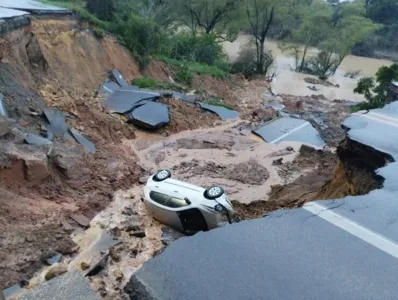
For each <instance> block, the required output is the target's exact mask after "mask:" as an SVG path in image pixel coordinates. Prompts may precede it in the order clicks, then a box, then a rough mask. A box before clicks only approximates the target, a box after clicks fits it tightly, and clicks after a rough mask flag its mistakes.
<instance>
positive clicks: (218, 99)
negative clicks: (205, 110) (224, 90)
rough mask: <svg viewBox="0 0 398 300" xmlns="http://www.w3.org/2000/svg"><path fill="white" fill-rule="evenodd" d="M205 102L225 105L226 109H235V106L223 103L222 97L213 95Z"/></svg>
mask: <svg viewBox="0 0 398 300" xmlns="http://www.w3.org/2000/svg"><path fill="white" fill-rule="evenodd" d="M205 103H207V104H210V105H214V106H221V107H224V108H226V109H229V110H235V108H233V107H232V106H231V105H229V104H226V103H223V102H222V99H221V98H220V97H212V98H209V99H207V100H206V101H205Z"/></svg>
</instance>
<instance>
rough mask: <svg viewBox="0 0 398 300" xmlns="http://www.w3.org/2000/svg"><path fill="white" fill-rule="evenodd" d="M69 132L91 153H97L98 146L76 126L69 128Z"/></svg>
mask: <svg viewBox="0 0 398 300" xmlns="http://www.w3.org/2000/svg"><path fill="white" fill-rule="evenodd" d="M69 132H70V133H71V134H72V136H73V137H74V138H75V139H76V141H77V142H78V143H80V144H81V145H83V147H84V148H85V149H86V150H87V151H88V152H90V153H95V151H96V148H95V145H94V143H92V142H91V141H89V140H88V139H86V138H85V137H84V136H83V135H82V134H81V133H80V132H79V131H77V130H76V129H74V128H69Z"/></svg>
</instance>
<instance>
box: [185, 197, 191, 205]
mask: <svg viewBox="0 0 398 300" xmlns="http://www.w3.org/2000/svg"><path fill="white" fill-rule="evenodd" d="M184 200H185V202H186V203H187V204H188V205H191V204H192V202H191V201H189V199H188V198H184Z"/></svg>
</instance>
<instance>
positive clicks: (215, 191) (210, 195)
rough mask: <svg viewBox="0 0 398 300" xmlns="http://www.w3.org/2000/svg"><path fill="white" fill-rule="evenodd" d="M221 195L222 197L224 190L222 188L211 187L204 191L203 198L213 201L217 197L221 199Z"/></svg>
mask: <svg viewBox="0 0 398 300" xmlns="http://www.w3.org/2000/svg"><path fill="white" fill-rule="evenodd" d="M222 195H224V189H223V188H222V187H219V186H212V187H210V188H208V189H207V190H205V194H204V196H205V198H207V199H210V200H213V199H217V198H218V197H221V196H222Z"/></svg>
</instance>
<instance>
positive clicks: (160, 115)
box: [129, 102, 170, 129]
mask: <svg viewBox="0 0 398 300" xmlns="http://www.w3.org/2000/svg"><path fill="white" fill-rule="evenodd" d="M129 122H131V123H133V124H134V125H136V126H140V127H144V128H148V129H156V128H159V127H162V126H164V125H166V124H168V123H169V122H170V118H169V109H168V107H167V106H166V105H164V104H162V103H157V102H148V103H146V104H144V105H142V106H139V107H138V108H136V109H134V110H133V111H132V112H131V113H130V114H129Z"/></svg>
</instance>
